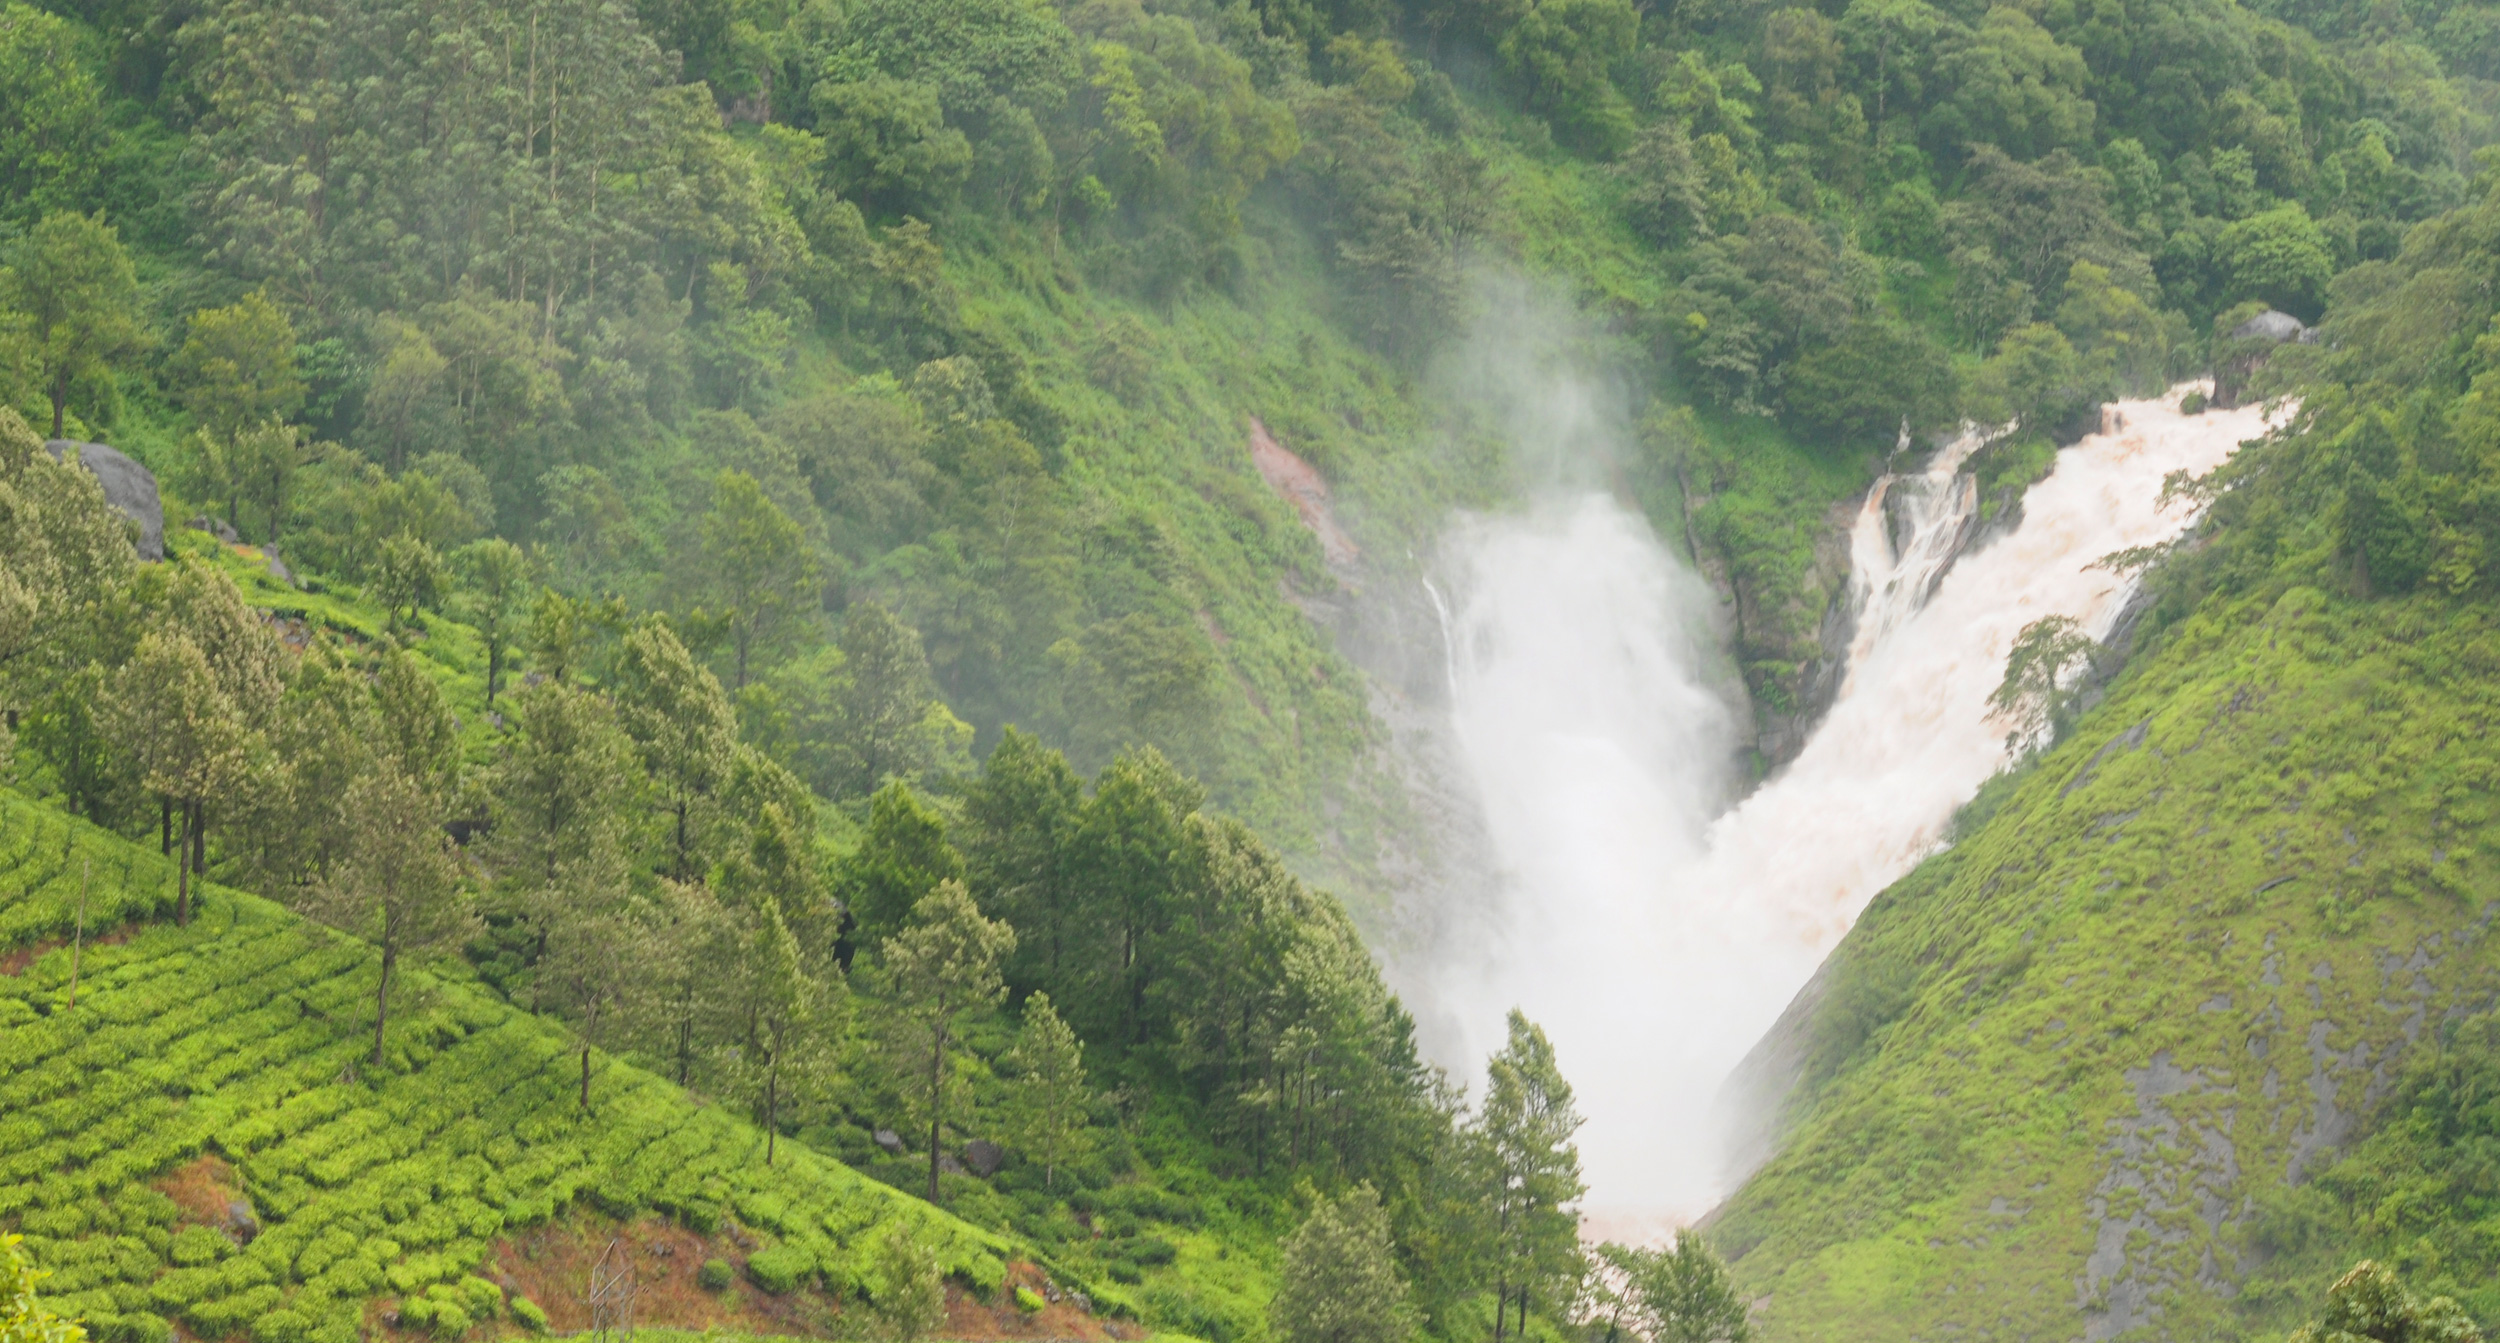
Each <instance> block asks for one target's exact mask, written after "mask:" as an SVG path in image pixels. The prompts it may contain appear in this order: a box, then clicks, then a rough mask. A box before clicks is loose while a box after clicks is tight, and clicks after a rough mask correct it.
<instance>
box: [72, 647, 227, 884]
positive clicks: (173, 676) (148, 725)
mask: <svg viewBox="0 0 2500 1343" xmlns="http://www.w3.org/2000/svg"><path fill="white" fill-rule="evenodd" d="M106 693H107V698H106V700H105V722H106V724H107V728H106V731H107V733H108V734H109V735H110V736H111V737H112V738H113V740H114V741H115V742H117V743H118V744H119V746H120V748H121V750H122V751H123V753H124V754H125V755H126V756H127V757H128V758H129V759H130V761H131V763H132V764H133V766H134V767H135V771H136V773H137V775H138V777H139V780H140V785H141V786H142V787H144V788H146V789H147V790H148V791H149V792H151V793H154V794H155V795H157V796H158V797H160V798H163V799H165V800H166V801H167V802H169V803H171V804H172V805H173V807H174V808H175V809H176V810H177V811H178V812H179V813H180V814H181V818H182V833H181V836H180V840H179V844H178V847H177V848H176V849H175V855H176V858H175V868H176V871H177V877H176V894H175V897H174V922H176V923H178V924H186V925H187V924H189V923H190V922H191V873H192V870H193V867H194V859H193V856H192V855H193V853H194V852H195V844H196V842H197V839H198V836H199V833H200V812H201V810H202V808H204V807H205V806H206V805H207V803H208V799H209V798H211V797H214V796H216V795H218V794H220V793H222V792H224V791H225V790H226V789H228V788H230V787H232V786H233V785H234V783H235V782H237V781H238V780H240V779H241V778H242V776H243V771H244V769H245V767H246V764H247V759H246V754H245V752H246V746H247V733H246V730H245V728H244V725H243V719H242V715H241V714H240V713H238V712H237V711H236V709H235V705H234V700H233V699H232V698H231V697H230V696H228V695H227V694H226V692H225V690H224V689H222V688H221V687H220V686H219V685H218V684H217V677H216V674H215V673H214V672H212V671H211V670H210V668H209V662H208V658H207V656H206V655H205V654H203V653H202V652H201V651H200V647H199V645H198V644H196V643H193V642H192V641H191V640H190V639H189V638H188V637H186V636H185V635H184V634H182V633H180V632H172V633H165V632H155V631H151V632H150V633H148V634H146V635H144V636H142V637H141V638H140V640H139V648H138V651H137V652H136V653H134V654H133V655H132V656H131V659H130V660H129V661H128V662H126V663H123V664H122V666H121V668H120V669H119V670H118V671H116V672H115V673H114V674H113V679H112V681H111V683H110V688H109V690H108V691H107V692H106Z"/></svg>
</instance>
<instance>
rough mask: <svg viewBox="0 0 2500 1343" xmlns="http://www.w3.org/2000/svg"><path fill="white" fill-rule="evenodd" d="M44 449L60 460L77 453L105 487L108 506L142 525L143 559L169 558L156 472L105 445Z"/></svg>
mask: <svg viewBox="0 0 2500 1343" xmlns="http://www.w3.org/2000/svg"><path fill="white" fill-rule="evenodd" d="M44 447H45V448H47V449H49V450H50V451H51V453H52V455H53V456H54V457H56V458H59V457H65V456H67V455H68V454H69V453H70V452H72V451H73V450H74V451H76V452H77V454H78V464H79V465H81V466H83V467H85V468H87V471H88V473H89V474H91V475H93V476H94V477H95V478H96V483H97V484H99V485H102V486H103V487H104V500H105V502H106V503H109V504H111V505H112V506H113V508H114V509H115V511H117V512H119V513H120V514H121V515H122V516H123V517H126V518H128V519H130V520H131V521H132V522H135V523H137V524H139V540H138V549H139V558H140V559H143V560H161V559H163V558H165V505H164V502H163V500H162V499H160V498H159V497H158V496H157V493H156V473H155V472H153V471H150V470H148V469H147V468H146V467H144V466H141V465H139V464H138V463H137V462H134V461H132V460H130V458H129V457H127V456H124V455H123V454H122V453H121V452H119V451H117V450H115V449H113V448H109V447H106V446H105V445H103V444H101V443H81V442H78V441H76V440H74V439H67V438H56V439H53V440H52V441H50V442H48V443H46V444H44Z"/></svg>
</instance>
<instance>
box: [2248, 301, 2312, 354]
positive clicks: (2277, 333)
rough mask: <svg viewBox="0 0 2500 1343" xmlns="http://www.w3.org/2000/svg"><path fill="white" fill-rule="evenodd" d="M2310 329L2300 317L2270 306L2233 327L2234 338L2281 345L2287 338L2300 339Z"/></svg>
mask: <svg viewBox="0 0 2500 1343" xmlns="http://www.w3.org/2000/svg"><path fill="white" fill-rule="evenodd" d="M2308 330H2309V328H2308V327H2305V326H2303V325H2301V322H2300V319H2299V318H2297V317H2294V316H2292V315H2291V314H2290V313H2288V312H2281V311H2278V310H2276V309H2273V308H2268V309H2267V310H2265V311H2264V312H2261V313H2259V314H2257V315H2256V316H2254V317H2251V318H2249V319H2248V320H2247V321H2245V322H2242V323H2240V324H2239V325H2238V326H2235V327H2233V328H2231V339H2233V340H2270V341H2273V342H2274V343H2275V344H2277V345H2280V344H2282V343H2283V342H2285V341H2287V340H2294V341H2296V340H2300V339H2302V337H2303V335H2304V334H2305V333H2306V332H2307V331H2308Z"/></svg>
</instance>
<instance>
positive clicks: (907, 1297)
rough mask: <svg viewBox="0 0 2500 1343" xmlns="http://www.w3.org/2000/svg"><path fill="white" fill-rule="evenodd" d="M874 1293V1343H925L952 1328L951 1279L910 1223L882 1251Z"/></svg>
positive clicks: (889, 1235) (900, 1227) (871, 1311)
mask: <svg viewBox="0 0 2500 1343" xmlns="http://www.w3.org/2000/svg"><path fill="white" fill-rule="evenodd" d="M874 1273H875V1278H876V1281H875V1283H874V1292H873V1294H872V1295H871V1296H870V1297H869V1299H868V1328H869V1337H870V1338H871V1339H872V1340H873V1341H874V1343H920V1340H921V1339H924V1338H927V1337H928V1336H929V1335H931V1334H933V1333H936V1332H937V1331H938V1329H939V1328H941V1327H942V1326H944V1325H945V1323H946V1279H945V1275H944V1273H943V1272H942V1271H941V1269H940V1268H939V1266H938V1258H937V1252H936V1251H935V1250H933V1249H931V1248H930V1247H929V1244H928V1242H926V1241H924V1240H922V1239H921V1237H920V1236H919V1235H918V1234H917V1231H916V1229H915V1228H914V1227H912V1226H911V1225H910V1224H909V1223H907V1222H903V1221H899V1220H898V1221H897V1222H896V1223H895V1224H894V1229H893V1230H891V1231H888V1232H886V1233H885V1239H884V1241H883V1242H882V1243H881V1244H880V1245H879V1246H878V1253H877V1263H876V1268H875V1270H874Z"/></svg>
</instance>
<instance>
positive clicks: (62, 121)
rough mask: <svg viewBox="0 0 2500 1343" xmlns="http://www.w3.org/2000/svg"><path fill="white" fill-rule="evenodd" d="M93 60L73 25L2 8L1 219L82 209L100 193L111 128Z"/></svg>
mask: <svg viewBox="0 0 2500 1343" xmlns="http://www.w3.org/2000/svg"><path fill="white" fill-rule="evenodd" d="M94 57H95V53H94V50H93V48H92V46H91V45H90V43H89V42H88V40H87V37H86V35H85V34H84V33H82V32H81V31H80V30H79V29H78V27H77V26H76V25H74V24H73V23H71V22H70V21H69V20H68V19H65V18H62V17H59V16H57V15H53V14H48V13H45V12H44V11H42V10H40V9H37V8H35V7H34V6H32V5H26V4H18V3H11V4H10V5H8V6H7V7H6V8H0V109H5V110H0V202H6V203H7V205H6V208H5V214H4V215H0V217H5V218H6V219H7V220H8V221H9V222H10V223H11V224H14V225H19V226H23V225H25V224H28V223H32V222H33V221H35V220H36V219H39V218H41V217H43V216H45V215H48V214H50V213H52V212H53V211H56V210H61V209H74V208H77V207H78V206H79V205H81V204H83V203H85V202H86V201H87V200H88V199H89V197H90V193H92V192H93V191H94V190H95V185H96V178H97V175H98V171H97V170H98V169H99V167H100V166H101V162H100V160H101V158H102V153H101V151H102V150H103V148H104V145H105V143H106V127H105V118H104V109H103V89H102V88H101V87H100V84H99V81H98V80H97V79H96V76H95V70H94V68H93V62H94Z"/></svg>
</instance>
